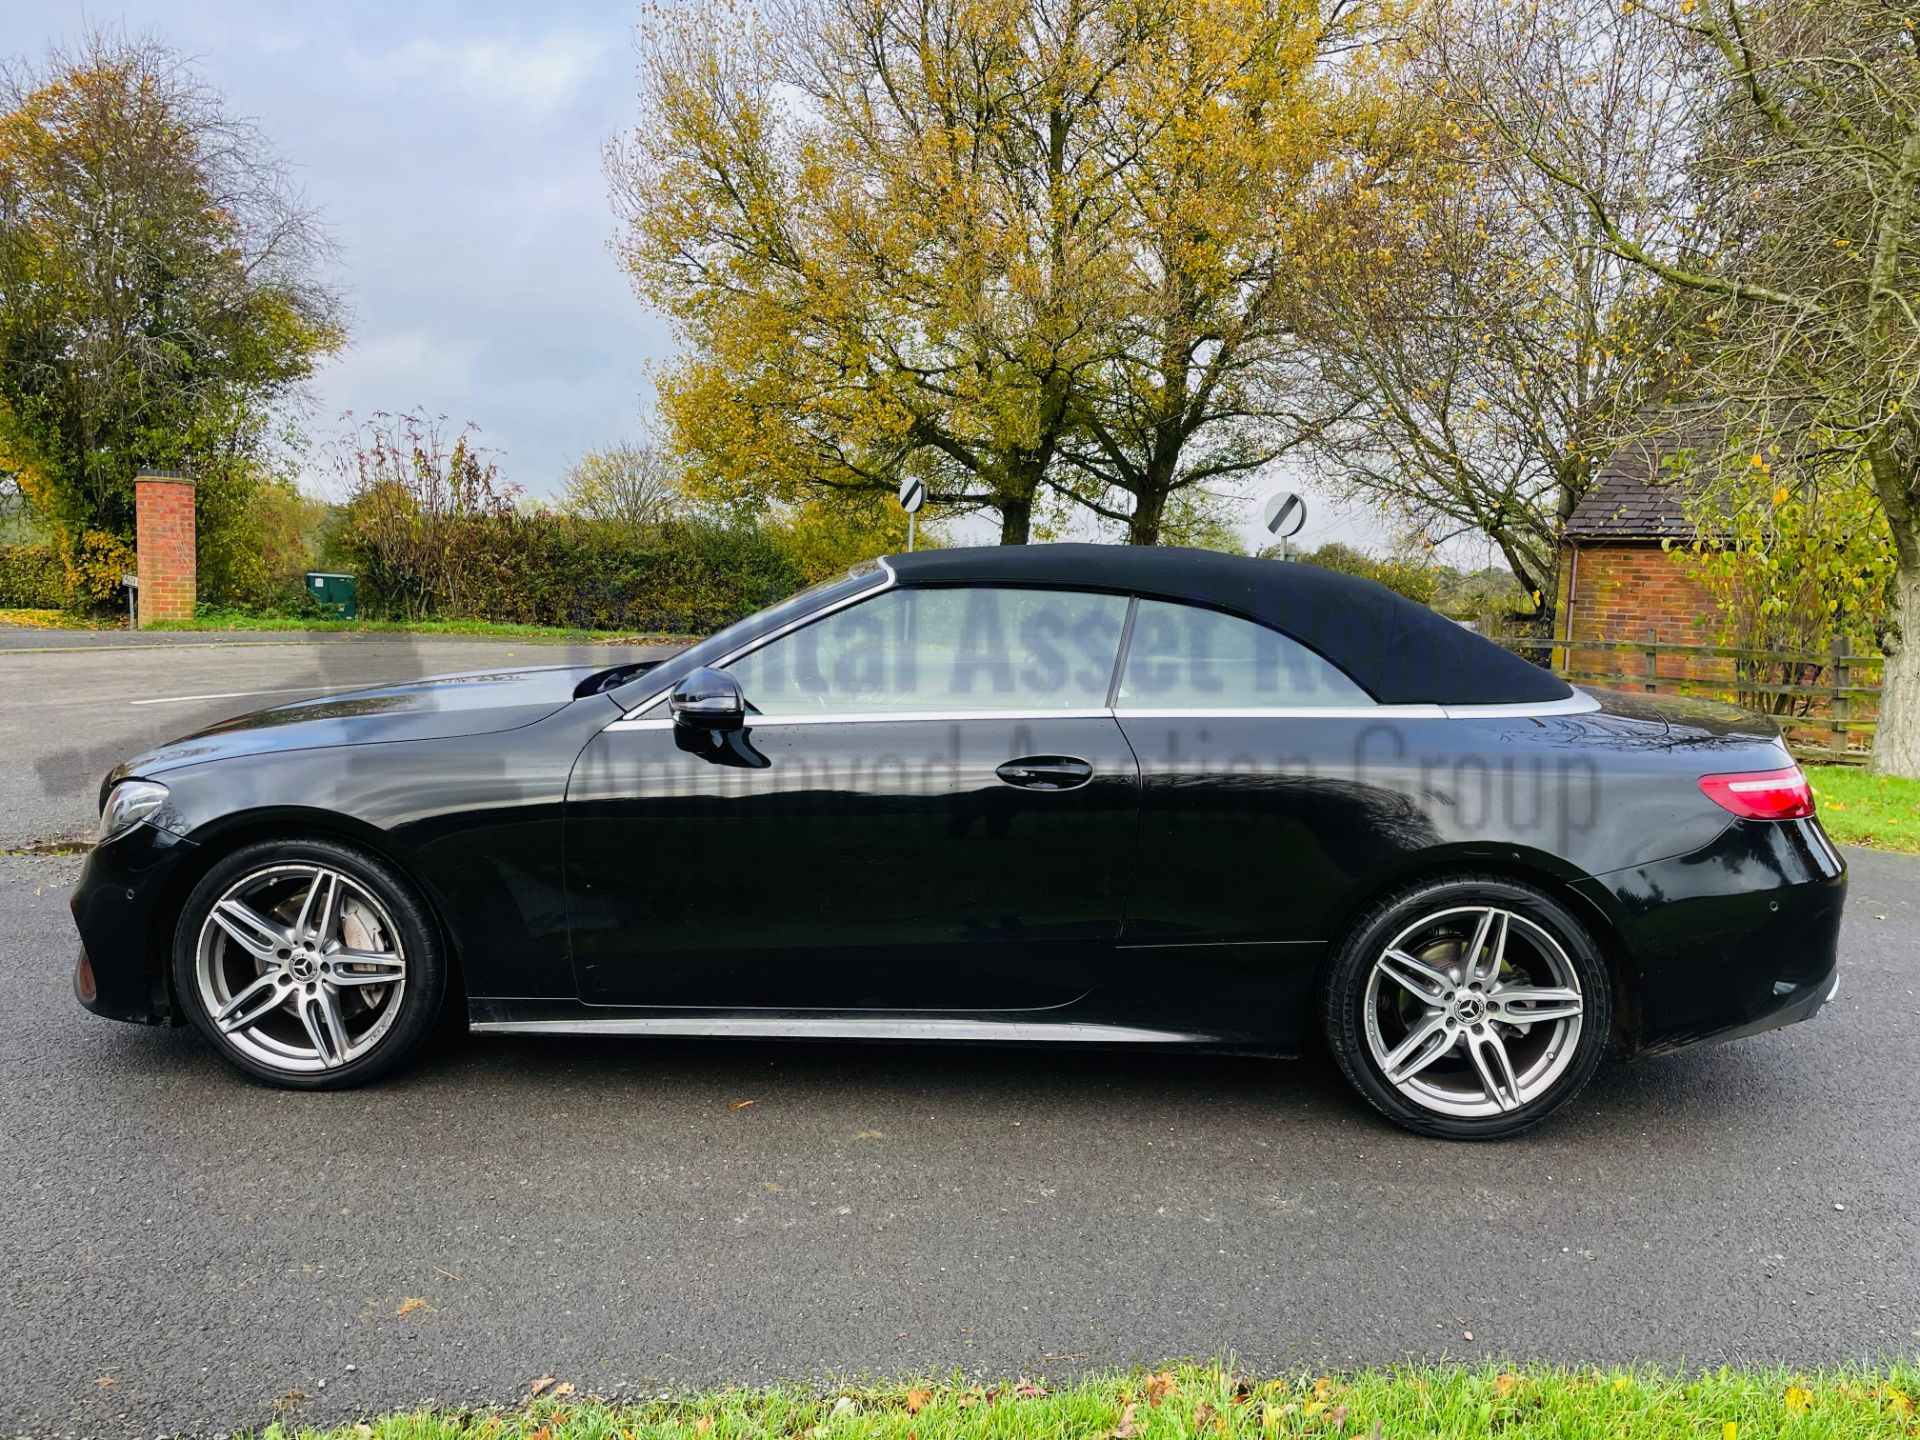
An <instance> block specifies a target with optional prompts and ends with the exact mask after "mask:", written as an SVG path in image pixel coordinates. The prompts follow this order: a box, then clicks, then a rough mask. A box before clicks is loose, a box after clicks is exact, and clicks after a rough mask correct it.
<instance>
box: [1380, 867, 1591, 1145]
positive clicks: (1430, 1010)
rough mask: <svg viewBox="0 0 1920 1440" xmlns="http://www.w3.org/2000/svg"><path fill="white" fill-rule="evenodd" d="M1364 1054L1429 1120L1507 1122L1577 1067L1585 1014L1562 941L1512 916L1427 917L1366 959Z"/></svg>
mask: <svg viewBox="0 0 1920 1440" xmlns="http://www.w3.org/2000/svg"><path fill="white" fill-rule="evenodd" d="M1363 1003H1364V1005H1365V1016H1364V1022H1365V1023H1364V1029H1365V1034H1366V1041H1367V1048H1368V1050H1369V1051H1370V1052H1371V1054H1372V1057H1373V1061H1374V1064H1375V1065H1376V1066H1378V1068H1379V1071H1380V1074H1381V1075H1382V1076H1383V1077H1384V1078H1385V1079H1386V1081H1387V1083H1388V1084H1390V1085H1392V1086H1393V1087H1394V1088H1395V1089H1396V1090H1398V1091H1399V1092H1400V1094H1401V1095H1403V1096H1405V1097H1406V1098H1407V1099H1408V1100H1410V1101H1412V1102H1413V1103H1414V1104H1416V1105H1418V1106H1420V1107H1421V1108H1422V1109H1424V1110H1428V1111H1431V1112H1432V1113H1434V1114H1437V1115H1448V1116H1456V1117H1462V1118H1477V1117H1480V1116H1487V1115H1502V1114H1510V1113H1512V1112H1514V1111H1516V1110H1519V1109H1521V1108H1522V1107H1523V1106H1525V1105H1527V1104H1528V1103H1530V1102H1532V1101H1534V1100H1537V1099H1539V1098H1541V1097H1542V1096H1544V1095H1545V1094H1547V1093H1548V1092H1549V1091H1550V1090H1551V1089H1552V1088H1553V1086H1554V1084H1555V1082H1556V1081H1558V1080H1559V1078H1560V1077H1561V1075H1563V1074H1564V1073H1565V1072H1566V1070H1567V1067H1568V1066H1569V1065H1571V1064H1572V1063H1573V1059H1574V1054H1575V1051H1576V1050H1577V1049H1578V1044H1579V1039H1580V1031H1581V1026H1582V1023H1583V1017H1584V1013H1585V1004H1584V1000H1583V997H1582V994H1581V989H1580V979H1579V974H1578V972H1577V971H1576V970H1575V968H1574V965H1573V962H1572V961H1571V960H1570V959H1569V958H1568V956H1567V952H1566V950H1565V949H1564V948H1563V947H1562V945H1561V944H1560V942H1559V941H1558V940H1556V939H1555V938H1554V936H1553V935H1552V934H1551V933H1550V932H1548V931H1547V930H1546V929H1545V928H1544V927H1543V926H1541V925H1539V924H1537V923H1536V922H1535V921H1533V920H1530V919H1528V918H1527V917H1526V916H1524V915H1521V914H1519V913H1518V912H1516V911H1513V910H1507V909H1502V908H1500V907H1498V906H1491V905H1464V906H1455V907H1451V908H1448V909H1445V910H1439V911H1436V912H1434V913H1432V914H1429V915H1426V916H1423V917H1422V918H1420V919H1418V920H1416V921H1415V922H1414V923H1413V924H1411V925H1408V926H1407V927H1406V928H1405V929H1403V930H1401V931H1400V933H1399V934H1398V935H1396V936H1395V937H1394V938H1393V939H1392V940H1391V941H1390V942H1389V943H1388V944H1387V946H1386V947H1385V949H1384V950H1383V951H1382V952H1381V953H1380V954H1379V956H1378V957H1377V958H1376V959H1375V960H1374V962H1373V966H1372V969H1371V970H1370V972H1369V974H1368V976H1367V986H1366V992H1365V997H1364V1002H1363Z"/></svg>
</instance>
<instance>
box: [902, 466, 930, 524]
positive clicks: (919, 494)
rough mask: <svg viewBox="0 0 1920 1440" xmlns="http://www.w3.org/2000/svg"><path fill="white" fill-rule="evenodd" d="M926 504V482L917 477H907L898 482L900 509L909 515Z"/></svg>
mask: <svg viewBox="0 0 1920 1440" xmlns="http://www.w3.org/2000/svg"><path fill="white" fill-rule="evenodd" d="M926 503H927V482H926V481H924V480H922V479H921V478H920V477H919V476H918V475H909V476H908V477H907V478H906V479H904V480H902V481H901V482H900V508H901V509H902V510H904V511H906V512H907V513H908V514H909V515H911V514H913V513H914V512H915V511H917V510H918V509H919V508H920V507H921V506H922V505H924V504H926Z"/></svg>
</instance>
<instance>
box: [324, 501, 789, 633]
mask: <svg viewBox="0 0 1920 1440" xmlns="http://www.w3.org/2000/svg"><path fill="white" fill-rule="evenodd" d="M337 545H338V558H339V559H340V561H341V562H342V564H343V565H344V566H345V567H346V568H349V569H351V570H352V571H353V572H354V573H355V574H356V575H357V576H358V578H359V594H358V600H359V610H360V614H361V615H363V616H365V617H367V618H369V619H375V620H490V621H497V622H501V623H507V624H524V625H556V626H564V627H568V628H572V629H582V630H623V631H630V632H635V633H665V634H679V635H687V634H704V633H705V632H707V631H710V630H713V629H717V628H718V627H720V626H722V625H726V624H729V623H731V622H732V621H734V620H737V619H739V618H740V617H741V616H743V615H748V614H751V613H752V612H753V611H755V610H758V609H761V608H763V607H764V606H766V605H770V604H772V603H773V602H775V601H777V600H780V599H783V598H784V597H786V596H787V595H790V594H792V593H793V592H794V591H796V590H798V589H799V588H801V586H802V584H803V583H804V577H803V575H802V574H801V572H800V570H799V568H798V566H797V565H796V564H795V563H794V562H793V560H792V559H790V558H789V557H788V555H787V554H786V553H785V551H783V550H782V548H781V547H780V546H779V545H778V544H777V543H776V541H775V540H774V539H773V538H772V537H771V536H769V535H768V534H767V533H766V532H765V531H764V530H761V529H758V528H755V527H751V526H744V525H731V524H725V523H719V522H713V521H703V520H673V521H666V522H663V523H661V524H658V525H652V526H648V527H646V528H644V529H640V530H634V529H630V528H626V527H621V526H616V525H609V524H605V523H602V522H596V521H590V520H583V519H579V518H576V517H571V516H556V515H552V514H549V513H546V512H534V513H530V514H528V513H515V512H506V513H495V514H487V515H466V516H423V515H419V514H411V515H408V514H404V513H400V512H397V511H395V510H393V509H390V508H389V509H381V508H377V507H375V506H369V507H366V508H365V509H361V510H360V511H359V513H355V511H354V509H352V508H350V510H349V513H348V515H347V517H346V523H345V525H344V526H343V527H342V529H341V532H340V534H339V536H338V540H337Z"/></svg>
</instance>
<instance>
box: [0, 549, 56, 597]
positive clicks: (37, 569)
mask: <svg viewBox="0 0 1920 1440" xmlns="http://www.w3.org/2000/svg"><path fill="white" fill-rule="evenodd" d="M72 599H73V594H72V591H70V590H69V589H68V588H67V567H66V566H65V565H63V564H62V563H61V561H60V555H59V553H58V552H57V551H56V550H55V549H54V548H53V547H52V546H51V545H0V609H4V610H64V609H65V608H67V606H68V605H69V604H70V603H71V602H72Z"/></svg>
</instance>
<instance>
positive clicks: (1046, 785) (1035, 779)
mask: <svg viewBox="0 0 1920 1440" xmlns="http://www.w3.org/2000/svg"><path fill="white" fill-rule="evenodd" d="M993 773H994V774H996V775H998V776H999V777H1000V778H1001V779H1002V780H1004V781H1006V782H1007V784H1009V785H1017V786H1019V787H1020V788H1021V789H1022V790H1077V789H1078V788H1079V787H1080V786H1082V785H1084V784H1086V783H1087V782H1088V781H1089V780H1091V779H1093V766H1091V765H1089V764H1088V763H1087V762H1086V761H1084V760H1081V759H1078V758H1077V757H1075V756H1072V755H1024V756H1022V757H1021V758H1020V759H1018V760H1009V761H1007V763H1006V764H1004V765H1002V766H1001V767H1000V768H999V769H997V770H995V771H994V772H993Z"/></svg>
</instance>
